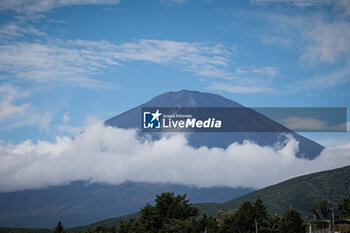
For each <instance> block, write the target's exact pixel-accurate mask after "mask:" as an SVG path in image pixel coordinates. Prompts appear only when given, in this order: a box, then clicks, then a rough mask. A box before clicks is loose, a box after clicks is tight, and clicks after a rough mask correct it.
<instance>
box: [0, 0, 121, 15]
mask: <svg viewBox="0 0 350 233" xmlns="http://www.w3.org/2000/svg"><path fill="white" fill-rule="evenodd" d="M119 2H120V0H74V1H65V0H58V1H57V0H16V1H13V0H2V1H0V11H15V12H17V13H22V14H32V13H37V12H45V11H49V10H51V9H53V8H58V7H64V6H74V5H89V4H93V5H97V4H118V3H119Z"/></svg>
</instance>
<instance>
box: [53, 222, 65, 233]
mask: <svg viewBox="0 0 350 233" xmlns="http://www.w3.org/2000/svg"><path fill="white" fill-rule="evenodd" d="M53 232H54V233H62V232H65V231H64V227H63V226H62V223H61V221H58V223H57V226H56V227H55V229H54V230H53Z"/></svg>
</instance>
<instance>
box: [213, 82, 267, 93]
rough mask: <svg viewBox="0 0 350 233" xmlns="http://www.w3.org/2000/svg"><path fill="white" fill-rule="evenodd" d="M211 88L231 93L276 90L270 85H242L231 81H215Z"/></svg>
mask: <svg viewBox="0 0 350 233" xmlns="http://www.w3.org/2000/svg"><path fill="white" fill-rule="evenodd" d="M208 89H209V90H214V91H224V92H229V93H235V94H240V93H247V94H248V93H264V92H272V91H274V89H273V88H270V87H259V86H257V85H254V86H240V85H235V84H230V83H213V84H212V85H211V86H210V87H208Z"/></svg>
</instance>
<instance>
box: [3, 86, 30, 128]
mask: <svg viewBox="0 0 350 233" xmlns="http://www.w3.org/2000/svg"><path fill="white" fill-rule="evenodd" d="M26 95H27V93H26V92H19V91H18V90H17V89H16V88H14V87H12V86H10V85H2V86H0V122H1V121H4V120H7V119H10V118H13V117H17V116H19V115H23V114H24V113H26V112H27V111H28V110H29V108H30V104H28V103H25V104H20V105H16V104H14V102H15V101H16V100H18V99H21V98H23V97H25V96H26Z"/></svg>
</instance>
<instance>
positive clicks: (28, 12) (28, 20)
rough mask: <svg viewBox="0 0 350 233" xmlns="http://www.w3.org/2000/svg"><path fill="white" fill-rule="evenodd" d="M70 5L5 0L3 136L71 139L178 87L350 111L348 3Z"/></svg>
mask: <svg viewBox="0 0 350 233" xmlns="http://www.w3.org/2000/svg"><path fill="white" fill-rule="evenodd" d="M68 2H69V1H68ZM68 2H66V1H53V0H51V1H41V0H37V1H33V0H31V1H24V0H23V1H22V0H19V1H10V0H7V1H6V0H5V1H0V139H1V141H2V143H5V144H8V143H10V144H11V143H14V144H16V143H18V142H21V141H24V140H27V139H30V140H33V141H36V140H37V139H39V140H48V141H53V140H54V139H55V137H56V136H62V135H69V136H71V135H74V134H76V133H77V132H79V131H80V130H81V128H82V127H83V126H84V125H85V124H86V122H88V121H89V120H90V119H93V118H97V119H101V120H105V119H108V118H110V117H113V116H115V115H116V114H118V113H121V112H123V111H125V110H127V109H130V108H132V107H135V106H137V105H139V104H141V103H144V102H146V101H148V100H149V99H151V98H153V97H154V96H156V95H159V94H161V93H164V92H167V91H176V90H181V89H190V90H198V91H204V92H213V93H218V94H220V95H223V96H224V97H227V98H230V99H232V100H235V101H237V102H239V103H241V104H243V105H246V106H251V107H275V106H279V107H347V108H349V107H350V106H349V105H350V103H349V99H350V92H349V90H350V64H349V61H350V60H349V58H350V3H349V1H346V0H344V1H342V0H339V1H331V0H312V1H311V0H309V1H307V0H294V1H293V0H291V1H282V0H252V1H224V0H222V1H218V0H217V1H215V0H211V1H210V0H207V1H204V0H198V1H194V0H173V1H170V0H160V1H159V0H158V1H156V0H149V1H133V0H129V1H126V0H124V1H123V0H121V1H118V0H102V1H97V0H76V1H73V2H74V4H71V3H68ZM348 113H349V112H348ZM304 135H306V136H307V137H310V138H312V139H314V140H316V141H318V142H320V143H322V144H326V145H328V144H337V143H345V142H349V141H350V137H349V134H347V133H322V134H316V133H307V134H306V133H305V134H304Z"/></svg>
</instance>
